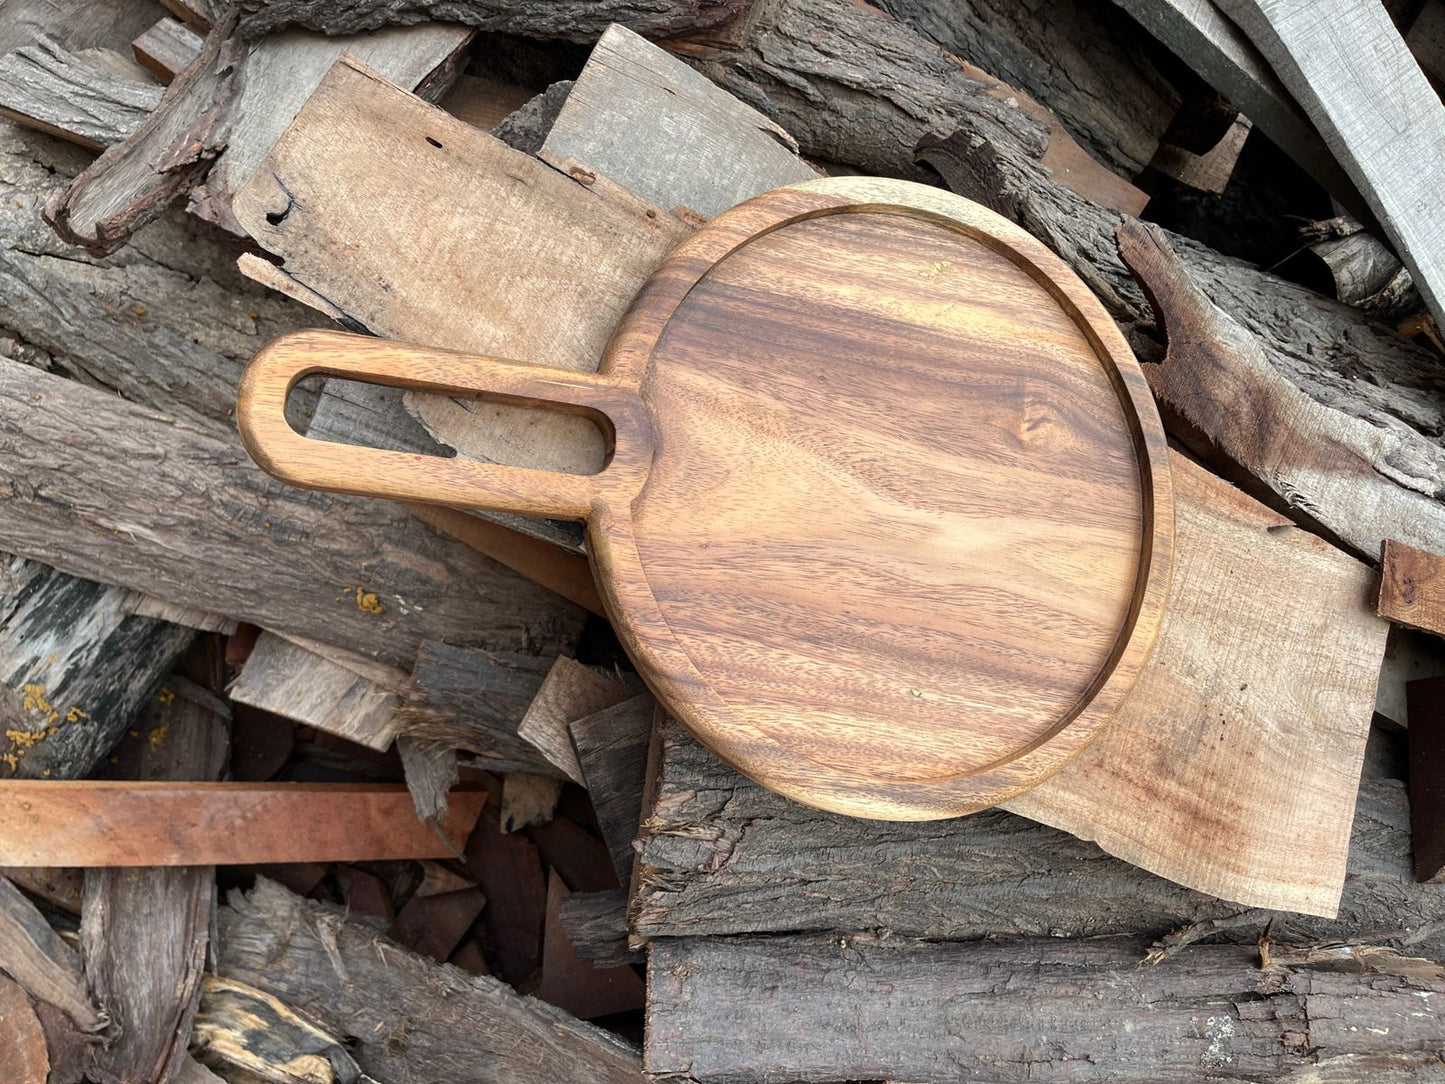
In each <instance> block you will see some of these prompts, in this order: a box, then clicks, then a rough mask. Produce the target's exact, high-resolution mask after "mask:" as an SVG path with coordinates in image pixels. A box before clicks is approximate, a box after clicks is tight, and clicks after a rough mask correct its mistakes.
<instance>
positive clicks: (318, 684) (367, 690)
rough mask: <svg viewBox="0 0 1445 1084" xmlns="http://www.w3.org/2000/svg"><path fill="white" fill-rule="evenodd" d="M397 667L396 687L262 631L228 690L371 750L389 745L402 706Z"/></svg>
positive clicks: (248, 701) (239, 700)
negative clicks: (380, 682) (390, 686)
mask: <svg viewBox="0 0 1445 1084" xmlns="http://www.w3.org/2000/svg"><path fill="white" fill-rule="evenodd" d="M405 680H406V674H405V672H403V671H397V682H396V683H395V685H394V686H393V687H392V688H387V687H386V686H385V685H383V684H379V683H377V682H376V681H372V680H370V679H369V678H367V677H364V676H362V675H360V674H358V673H356V672H355V671H353V670H349V669H347V668H346V667H344V666H342V665H340V664H338V663H335V662H332V661H330V660H328V659H325V658H323V657H322V656H320V655H318V654H317V653H316V652H314V651H308V650H307V649H306V648H304V647H301V646H300V645H298V644H294V643H292V642H291V641H289V640H286V639H283V638H282V637H280V636H277V635H275V634H274V633H270V632H266V631H264V630H263V631H262V632H261V635H260V636H259V637H258V638H257V640H256V646H255V647H254V648H252V650H251V654H250V655H249V656H248V657H247V659H246V663H245V665H244V666H243V667H242V668H241V674H240V676H239V677H238V678H237V679H236V680H235V681H234V682H232V684H231V687H230V688H229V689H228V690H227V695H229V696H230V698H231V699H232V700H234V701H236V703H238V704H249V705H250V706H251V707H254V708H261V709H262V710H264V711H269V712H272V713H274V714H276V715H281V716H283V717H284V718H287V719H293V720H295V721H296V722H298V723H305V724H306V725H307V726H314V727H316V728H317V729H318V730H324V731H326V732H327V733H329V734H336V735H338V736H340V737H343V738H346V739H347V740H349V741H354V742H357V743H359V744H361V745H365V746H369V747H370V748H372V749H387V748H388V747H390V745H391V743H392V740H393V739H394V738H395V737H396V733H397V720H396V713H397V710H398V708H400V706H401V697H400V696H399V695H398V691H397V690H398V688H399V686H400V684H401V683H402V682H404V681H405Z"/></svg>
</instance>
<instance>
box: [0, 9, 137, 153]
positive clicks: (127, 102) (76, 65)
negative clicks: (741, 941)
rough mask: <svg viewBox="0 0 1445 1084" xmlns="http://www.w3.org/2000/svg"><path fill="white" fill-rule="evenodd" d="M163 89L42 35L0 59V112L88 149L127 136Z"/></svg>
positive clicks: (100, 147)
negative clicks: (78, 54) (62, 46)
mask: <svg viewBox="0 0 1445 1084" xmlns="http://www.w3.org/2000/svg"><path fill="white" fill-rule="evenodd" d="M162 93H163V91H162V90H161V88H160V87H158V86H156V85H155V84H153V83H142V82H140V81H139V80H135V79H126V78H124V77H122V76H119V75H116V74H115V73H114V72H112V71H110V70H109V69H107V68H105V67H103V66H101V65H98V64H92V63H88V62H86V61H85V60H82V59H81V58H79V57H77V56H75V55H73V54H71V53H69V52H67V51H66V50H64V49H63V48H61V47H60V45H59V44H58V43H57V42H56V41H55V40H54V39H52V38H49V37H46V36H43V35H42V36H41V37H40V38H38V39H36V41H35V43H34V44H33V45H26V46H22V47H21V48H19V49H17V50H15V51H14V52H13V53H9V54H8V55H6V56H5V57H3V58H0V116H5V117H9V118H10V119H11V120H13V121H16V122H18V123H20V124H24V125H26V126H28V127H31V128H36V129H38V130H39V131H42V132H47V133H49V134H50V135H53V136H59V137H60V138H61V139H68V140H70V141H71V142H72V143H75V144H78V145H79V146H82V147H84V148H86V149H87V150H92V151H103V150H105V148H107V147H110V146H113V145H114V144H116V143H120V142H122V141H123V140H125V139H127V138H129V137H130V136H131V135H132V134H133V133H134V132H135V131H136V129H137V128H139V127H140V126H141V124H142V122H144V121H145V119H146V117H148V116H149V115H150V114H151V112H152V111H154V110H155V108H156V106H158V105H159V104H160V100H161V95H162Z"/></svg>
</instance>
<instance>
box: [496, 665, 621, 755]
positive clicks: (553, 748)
mask: <svg viewBox="0 0 1445 1084" xmlns="http://www.w3.org/2000/svg"><path fill="white" fill-rule="evenodd" d="M631 697H632V690H631V689H630V688H629V687H628V686H627V685H625V684H623V683H622V682H621V681H618V680H616V679H614V678H611V677H608V676H607V675H606V674H602V673H599V672H598V671H596V670H594V669H592V668H591V667H590V666H583V665H582V664H581V663H580V662H578V661H577V660H576V659H573V658H569V657H568V656H566V655H559V656H558V657H557V659H556V661H555V662H553V663H552V668H551V669H550V670H548V671H547V676H546V677H545V678H543V679H542V684H541V686H540V687H539V688H538V689H537V695H536V696H535V697H533V699H532V703H531V704H529V705H528V706H527V713H526V714H525V715H524V716H522V722H521V723H520V725H518V727H517V736H518V737H520V738H523V739H525V740H526V741H529V742H531V743H532V744H533V745H534V746H536V747H537V748H538V749H540V750H541V751H542V755H543V756H545V757H546V758H547V760H548V762H549V763H550V764H551V766H552V767H553V768H554V769H555V770H556V772H558V773H560V774H561V775H562V777H563V778H566V779H570V780H572V782H574V783H582V782H584V779H583V775H582V766H581V765H580V764H579V763H578V762H577V753H576V752H575V751H574V750H573V748H572V737H571V734H570V733H569V732H568V730H567V727H568V724H569V723H572V722H575V721H576V720H578V719H583V718H586V717H587V716H589V715H591V714H593V713H594V712H598V711H601V710H603V709H604V708H610V707H612V706H613V705H615V704H620V703H622V701H624V700H628V699H630V698H631Z"/></svg>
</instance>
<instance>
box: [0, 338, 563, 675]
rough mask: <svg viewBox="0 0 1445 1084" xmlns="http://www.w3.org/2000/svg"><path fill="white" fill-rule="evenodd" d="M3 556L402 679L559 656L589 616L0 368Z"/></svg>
mask: <svg viewBox="0 0 1445 1084" xmlns="http://www.w3.org/2000/svg"><path fill="white" fill-rule="evenodd" d="M0 432H3V438H0V449H3V452H4V455H3V464H0V546H3V547H4V548H6V549H8V550H11V551H13V552H16V553H19V554H21V555H22V556H30V557H43V559H45V560H47V561H48V562H50V563H52V564H53V565H54V566H56V567H58V568H60V569H62V570H63V571H68V572H71V573H72V574H84V575H92V576H95V577H97V578H99V579H102V580H103V581H105V582H110V583H119V584H122V585H124V586H128V587H132V588H135V589H136V590H140V591H145V592H146V593H148V594H153V595H156V596H157V597H160V598H162V599H164V600H166V601H172V602H178V603H182V604H185V605H188V606H191V607H192V608H194V609H198V610H206V611H209V612H216V613H224V614H228V615H231V616H234V617H237V618H240V619H243V620H247V621H251V622H253V623H255V624H259V625H263V626H265V627H268V628H271V629H274V630H276V631H278V632H286V633H295V634H298V635H301V636H306V637H309V638H311V639H313V640H317V641H320V642H322V643H332V644H336V645H337V646H340V647H347V648H350V649H351V650H354V651H357V652H360V653H362V654H364V655H368V656H370V657H372V658H376V659H380V660H381V661H383V662H387V663H390V664H392V665H396V666H401V667H403V668H409V667H410V665H411V663H412V661H413V660H414V658H415V655H416V651H417V648H418V646H419V645H420V644H421V642H422V640H424V639H444V640H447V641H448V642H456V643H462V644H474V645H486V646H490V647H498V648H503V649H510V650H518V649H521V648H523V647H529V648H535V649H540V650H543V651H546V650H550V651H552V652H554V653H555V652H556V651H558V650H562V649H563V648H565V647H566V646H568V645H569V644H570V642H571V640H572V638H573V637H574V636H575V635H576V634H577V631H578V630H579V629H580V625H581V612H580V611H579V610H577V609H576V608H575V607H573V606H571V605H570V604H567V603H565V602H563V601H562V600H561V599H559V598H557V597H556V596H555V595H552V594H551V593H550V592H548V591H546V590H544V589H542V588H539V587H537V586H535V585H533V584H531V583H528V582H527V581H525V580H524V579H522V578H521V577H520V576H518V575H517V574H516V573H513V572H511V571H510V570H508V569H504V568H503V567H502V566H500V565H497V564H496V563H494V562H492V561H490V560H488V559H487V558H485V557H483V556H482V555H480V554H478V553H477V552H475V551H474V550H472V549H470V548H469V547H467V546H465V545H462V544H461V543H457V542H455V541H453V540H452V539H449V538H446V537H444V536H442V535H440V534H439V533H437V532H436V531H434V530H432V529H431V528H429V527H427V526H426V525H424V524H422V523H420V522H419V521H417V520H414V519H412V518H411V517H410V516H408V515H407V514H406V513H405V512H404V511H402V510H400V509H399V508H397V507H396V506H395V505H392V504H388V503H386V502H383V501H362V500H353V499H349V498H348V499H342V498H339V497H332V496H328V495H318V494H315V493H308V492H305V491H302V490H298V489H293V488H291V487H289V486H285V485H282V484H281V483H279V482H275V481H274V480H272V479H270V478H269V477H267V476H266V475H265V474H264V473H263V472H262V471H261V470H260V469H259V468H258V467H256V466H255V464H254V463H253V462H252V461H251V459H250V457H249V456H248V455H247V454H246V452H245V449H244V448H243V447H242V446H241V442H240V439H239V437H237V436H236V435H235V434H225V435H221V434H217V433H215V432H212V431H211V430H210V428H209V427H206V428H204V429H203V428H200V427H197V426H194V425H191V424H189V423H187V422H183V421H179V420H176V419H173V418H170V417H167V416H166V415H164V414H161V413H158V412H156V411H153V410H149V409H146V408H144V407H139V406H135V405H133V404H129V403H126V402H124V401H123V400H120V399H117V398H115V397H114V396H112V395H106V394H104V393H102V392H99V391H96V390H93V389H90V388H84V387H81V386H79V385H78V384H76V383H75V382H74V381H70V380H63V379H61V378H59V377H54V376H50V375H48V374H45V373H39V372H36V371H35V370H34V369H31V368H29V367H28V366H24V365H20V364H17V363H15V362H11V361H3V360H0Z"/></svg>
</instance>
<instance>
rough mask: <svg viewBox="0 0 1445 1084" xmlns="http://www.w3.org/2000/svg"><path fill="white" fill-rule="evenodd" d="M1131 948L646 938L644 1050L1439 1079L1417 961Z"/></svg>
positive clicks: (1426, 973)
mask: <svg viewBox="0 0 1445 1084" xmlns="http://www.w3.org/2000/svg"><path fill="white" fill-rule="evenodd" d="M1146 947H1147V946H1146V945H1145V944H1144V943H1142V942H1140V941H1137V940H1133V939H1130V938H1106V939H1101V940H1094V941H1062V940H1059V939H1057V938H1030V939H1026V940H1020V941H992V940H984V941H978V942H973V943H970V944H950V945H937V944H929V943H917V942H912V941H908V940H905V939H902V938H899V939H894V940H888V939H880V938H877V937H873V936H870V935H866V934H864V935H855V936H842V937H839V936H831V937H829V936H813V937H776V938H767V937H751V938H736V939H700V940H694V939H684V940H667V941H659V942H656V943H655V944H654V945H653V946H652V950H651V960H650V963H649V967H648V976H649V979H650V982H649V993H650V997H649V999H648V1014H647V1048H646V1059H645V1064H646V1068H647V1070H648V1071H649V1072H651V1073H654V1074H674V1073H675V1074H678V1075H680V1076H685V1077H686V1078H687V1079H691V1080H698V1081H703V1082H706V1084H754V1082H757V1084H761V1082H763V1081H779V1080H787V1081H816V1082H820V1084H821V1082H825V1081H836V1080H877V1079H883V1078H887V1079H890V1080H928V1081H939V1082H958V1084H975V1082H980V1081H987V1082H988V1084H1025V1082H1028V1084H1036V1082H1038V1081H1049V1082H1056V1081H1057V1082H1062V1081H1072V1082H1078V1081H1088V1082H1104V1081H1108V1082H1110V1084H1195V1082H1197V1081H1200V1080H1212V1079H1231V1080H1236V1079H1237V1080H1249V1081H1256V1082H1258V1081H1270V1080H1306V1079H1307V1080H1310V1081H1329V1080H1336V1081H1367V1080H1368V1081H1391V1082H1393V1081H1401V1082H1416V1084H1427V1082H1430V1084H1433V1082H1435V1081H1438V1080H1439V1079H1440V1073H1439V1061H1438V1051H1439V1043H1440V1034H1441V1029H1442V1027H1445V1020H1442V1010H1441V1008H1440V1007H1439V1004H1438V1002H1439V1001H1440V1000H1441V995H1442V994H1445V969H1442V968H1441V967H1440V966H1439V965H1437V964H1434V963H1431V962H1429V961H1426V960H1410V959H1408V958H1399V957H1393V958H1391V957H1389V956H1384V957H1374V958H1371V957H1370V956H1369V954H1361V955H1364V957H1365V958H1364V959H1360V958H1359V957H1358V956H1356V955H1354V954H1350V953H1348V952H1341V953H1336V954H1332V953H1329V952H1319V953H1310V952H1308V951H1305V952H1299V953H1289V954H1282V955H1276V956H1275V958H1274V959H1273V961H1272V963H1271V965H1270V966H1268V967H1266V968H1264V969H1261V968H1260V953H1259V950H1258V949H1256V948H1254V947H1253V946H1248V947H1246V946H1242V945H1241V946H1235V945H1193V946H1190V947H1188V948H1186V949H1184V950H1183V951H1182V952H1181V953H1179V954H1178V955H1176V956H1174V957H1172V958H1170V959H1169V960H1166V961H1165V962H1164V963H1162V964H1159V965H1158V966H1154V967H1150V966H1140V961H1141V959H1142V958H1143V956H1144V954H1145V949H1146ZM1341 960H1343V961H1344V962H1343V964H1342V963H1341ZM1391 1070H1396V1072H1391ZM1377 1074H1378V1075H1377Z"/></svg>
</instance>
